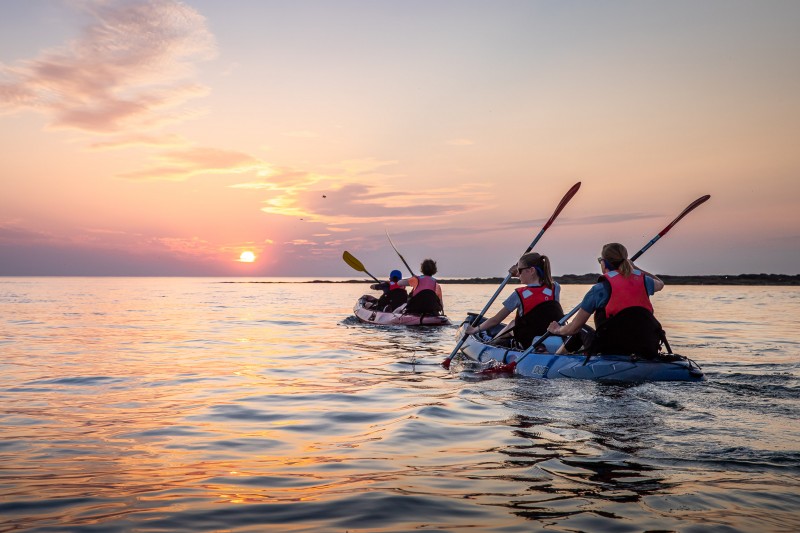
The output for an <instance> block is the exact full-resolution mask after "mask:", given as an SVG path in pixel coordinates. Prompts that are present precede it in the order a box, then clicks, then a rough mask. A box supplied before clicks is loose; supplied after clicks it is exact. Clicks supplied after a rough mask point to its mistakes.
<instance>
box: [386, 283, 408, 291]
mask: <svg viewBox="0 0 800 533" xmlns="http://www.w3.org/2000/svg"><path fill="white" fill-rule="evenodd" d="M389 290H390V291H397V290H400V291H405V290H406V288H405V287H403V286H402V285H399V284H398V283H397V282H396V281H390V282H389Z"/></svg>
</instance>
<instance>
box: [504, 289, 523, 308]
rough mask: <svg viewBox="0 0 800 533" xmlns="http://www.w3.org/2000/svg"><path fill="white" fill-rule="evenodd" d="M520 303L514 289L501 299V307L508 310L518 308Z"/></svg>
mask: <svg viewBox="0 0 800 533" xmlns="http://www.w3.org/2000/svg"><path fill="white" fill-rule="evenodd" d="M521 305H522V302H521V301H520V299H519V296H517V293H516V291H515V292H512V293H511V294H510V295H509V296H508V298H506V299H505V300H504V301H503V307H505V308H506V309H507V310H508V311H513V310H514V309H517V308H519V307H520V306H521Z"/></svg>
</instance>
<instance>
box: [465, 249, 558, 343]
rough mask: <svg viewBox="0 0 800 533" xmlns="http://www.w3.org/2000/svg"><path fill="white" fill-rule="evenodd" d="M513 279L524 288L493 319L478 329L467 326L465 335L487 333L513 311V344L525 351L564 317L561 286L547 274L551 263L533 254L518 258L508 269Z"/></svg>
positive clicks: (545, 258)
mask: <svg viewBox="0 0 800 533" xmlns="http://www.w3.org/2000/svg"><path fill="white" fill-rule="evenodd" d="M508 271H509V272H510V273H511V275H512V276H515V277H518V278H519V280H520V281H521V282H522V283H524V284H525V286H523V287H519V288H518V289H516V290H515V291H514V292H513V293H512V294H511V295H510V296H509V297H508V298H506V300H505V301H504V302H503V308H502V309H501V310H500V311H498V312H497V314H496V315H494V316H493V317H491V318H489V319H487V320H486V321H485V322H483V323H482V324H480V325H478V326H469V327H467V329H466V330H465V331H466V333H467V334H472V333H478V332H481V331H486V330H488V329H490V328H492V327H494V326H496V325H497V324H499V323H500V322H502V321H503V320H504V319H505V318H506V317H507V316H508V315H509V314H511V312H512V311H514V310H516V312H517V313H516V316H515V318H514V327H513V332H514V333H513V334H514V340H515V341H516V342H517V343H518V344H519V345H520V346H521V347H522V348H527V347H528V346H530V345H531V343H532V342H533V338H534V337H537V336H539V335H543V334H544V332H545V331H547V326H548V325H550V322H552V321H553V320H559V319H560V318H561V317H563V316H564V311H563V309H561V304H560V303H559V300H560V295H561V286H560V285H559V284H558V283H556V282H555V281H553V276H552V274H551V271H550V259H549V258H548V257H547V256H546V255H541V254H538V253H536V252H532V253H527V254H525V255H523V256H522V257H520V258H519V261H517V264H515V265H514V266H512V267H511V268H509V269H508Z"/></svg>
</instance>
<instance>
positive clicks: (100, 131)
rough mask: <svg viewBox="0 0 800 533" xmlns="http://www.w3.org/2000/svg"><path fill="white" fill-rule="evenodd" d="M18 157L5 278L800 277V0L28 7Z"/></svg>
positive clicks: (3, 218) (7, 192) (13, 124)
mask: <svg viewBox="0 0 800 533" xmlns="http://www.w3.org/2000/svg"><path fill="white" fill-rule="evenodd" d="M0 143H1V144H2V146H1V147H0V275H222V276H239V275H244V276H320V277H329V276H330V277H333V276H337V277H338V276H346V277H356V278H358V277H361V275H360V274H359V273H357V272H355V271H354V270H352V269H351V268H350V267H349V266H348V265H347V264H345V263H344V262H343V261H342V258H341V257H342V252H343V251H345V250H348V251H349V252H350V253H352V254H353V255H354V256H355V257H357V258H358V259H359V260H361V262H362V263H363V264H364V265H365V266H366V267H367V269H368V270H369V271H370V272H371V273H372V274H375V275H377V276H379V277H385V276H387V275H388V272H389V270H391V269H393V268H401V269H402V270H403V272H404V274H407V270H406V269H405V268H404V267H402V265H401V264H400V261H399V259H398V258H397V256H396V255H395V253H394V251H393V250H392V248H391V246H390V245H389V242H388V240H387V238H386V231H388V232H389V234H390V235H391V237H392V240H393V241H394V243H395V245H396V246H397V247H398V249H399V250H400V252H401V253H402V254H403V255H404V256H405V258H406V259H407V260H408V261H409V262H410V263H411V266H412V267H414V268H415V269H417V268H418V266H419V263H420V261H421V260H422V259H424V258H426V257H432V258H434V259H436V260H437V262H438V264H439V275H440V276H441V277H461V276H502V275H504V274H505V270H506V268H507V267H508V265H510V264H511V263H512V262H514V261H515V260H516V258H517V257H518V256H519V254H520V253H521V252H523V251H524V250H525V248H526V247H527V246H528V245H529V244H530V242H531V241H532V240H533V238H534V237H535V236H536V234H537V233H538V232H539V230H540V229H541V228H542V225H543V224H544V222H545V221H546V220H547V219H548V218H549V217H550V215H551V214H552V212H553V210H554V209H555V206H556V205H557V203H558V201H559V200H560V199H561V197H562V196H563V195H564V194H565V193H566V192H567V190H568V189H569V188H570V187H571V186H572V185H573V184H574V183H576V182H578V181H580V182H582V187H581V189H580V191H579V192H578V194H577V195H576V196H575V197H574V199H573V200H572V201H571V202H570V204H569V205H568V206H567V207H566V209H565V210H564V211H563V212H562V213H561V215H560V217H559V218H558V220H557V221H556V222H555V224H554V225H553V226H552V227H551V228H550V229H549V230H548V231H547V233H546V234H545V235H544V237H543V238H542V239H541V241H540V242H539V244H538V245H537V247H536V250H537V251H540V252H542V253H546V254H548V255H549V256H550V257H551V260H552V263H553V266H554V270H555V272H554V273H555V274H556V275H559V274H568V273H576V274H577V273H586V272H592V271H596V268H597V263H596V261H595V258H596V257H597V255H598V252H599V249H600V247H601V246H602V244H603V243H606V242H611V241H618V242H622V243H623V244H625V245H626V246H628V248H629V250H630V251H631V254H633V253H634V252H635V251H636V250H638V249H639V248H641V247H642V246H643V245H644V244H645V243H646V242H647V241H648V240H649V239H650V238H652V237H653V236H654V235H655V234H657V233H658V232H659V231H660V230H661V229H662V228H663V227H664V226H665V225H666V224H668V223H669V222H670V221H671V220H672V219H673V218H674V217H675V216H677V215H678V213H680V212H681V210H683V208H684V207H686V206H687V205H688V204H690V203H691V202H692V201H693V200H695V199H697V198H698V197H700V196H702V195H704V194H710V195H711V199H710V200H709V201H708V202H706V203H705V204H703V205H702V206H700V207H699V208H698V209H697V210H696V211H694V212H692V213H691V214H690V215H689V216H687V217H686V218H685V219H683V220H682V221H681V222H680V223H679V224H678V225H677V226H675V228H673V229H672V231H671V232H670V233H669V234H668V235H667V236H666V237H664V239H662V240H661V241H660V242H659V243H658V244H657V245H656V246H654V247H653V248H652V249H651V250H649V251H648V252H647V254H646V255H644V256H643V257H642V259H641V260H640V261H639V264H640V265H641V266H643V267H644V268H646V269H647V270H650V271H653V272H657V273H662V274H739V273H762V272H763V273H784V274H798V273H800V194H799V193H800V2H798V1H794V0H786V1H761V0H754V1H737V0H701V1H698V0H677V1H669V2H653V1H638V0H636V1H633V0H631V1H602V0H585V1H571V0H562V1H555V0H551V1H536V0H527V1H523V0H515V1H507V0H495V1H484V0H458V1H456V0H435V1H431V0H420V1H416V0H410V1H381V0H362V1H350V0H344V1H331V0H313V1H306V0H280V1H270V0H247V1H245V0H230V1H224V2H223V1H218V0H202V1H201V0H191V1H187V2H176V1H171V0H151V1H144V0H104V1H101V0H93V1H92V0H63V1H58V0H3V1H2V2H0ZM243 252H252V254H253V256H254V257H255V258H254V260H253V261H246V260H242V255H241V254H242V253H243ZM251 258H252V256H251ZM244 259H248V257H247V256H245V257H244Z"/></svg>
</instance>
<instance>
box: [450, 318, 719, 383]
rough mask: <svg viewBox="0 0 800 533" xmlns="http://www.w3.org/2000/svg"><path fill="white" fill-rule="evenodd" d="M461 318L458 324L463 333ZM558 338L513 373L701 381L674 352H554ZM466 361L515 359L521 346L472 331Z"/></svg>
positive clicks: (693, 368) (698, 371) (465, 347)
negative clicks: (656, 354) (654, 356)
mask: <svg viewBox="0 0 800 533" xmlns="http://www.w3.org/2000/svg"><path fill="white" fill-rule="evenodd" d="M467 324H468V322H466V321H465V322H464V324H462V325H461V327H460V328H459V330H458V332H459V338H460V336H461V335H463V328H464V327H465V325H467ZM560 345H561V339H560V338H558V337H550V338H547V339H545V342H544V347H545V348H546V349H547V352H549V353H529V354H528V355H527V356H525V357H524V358H523V359H521V360H520V361H519V363H517V365H516V366H515V367H514V373H515V374H518V375H521V376H525V377H531V378H544V379H555V378H572V379H590V380H595V381H613V382H628V383H638V382H643V381H703V380H704V379H705V376H704V375H703V371H702V370H701V369H700V367H699V366H698V365H697V363H695V362H694V361H692V360H691V359H689V358H687V357H684V356H682V355H678V354H662V355H661V356H660V357H659V358H658V359H639V358H636V357H633V356H629V355H605V354H603V355H593V356H591V357H589V358H587V357H586V356H585V355H580V354H577V355H555V354H554V353H552V352H555V351H556V350H557V349H558V347H559V346H560ZM461 352H462V353H463V355H464V356H466V358H467V360H468V361H473V362H477V363H481V364H483V365H485V366H488V364H491V363H492V361H494V362H495V363H494V364H495V365H501V364H508V363H512V362H514V361H516V360H517V359H519V357H520V356H521V355H522V354H523V350H513V349H510V348H507V347H503V346H495V345H492V344H489V343H488V341H486V340H484V339H482V338H479V337H477V336H475V335H469V336H468V337H467V339H466V340H465V341H464V344H463V345H462V347H461Z"/></svg>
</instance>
